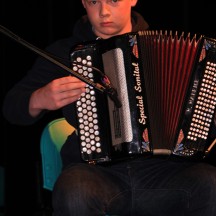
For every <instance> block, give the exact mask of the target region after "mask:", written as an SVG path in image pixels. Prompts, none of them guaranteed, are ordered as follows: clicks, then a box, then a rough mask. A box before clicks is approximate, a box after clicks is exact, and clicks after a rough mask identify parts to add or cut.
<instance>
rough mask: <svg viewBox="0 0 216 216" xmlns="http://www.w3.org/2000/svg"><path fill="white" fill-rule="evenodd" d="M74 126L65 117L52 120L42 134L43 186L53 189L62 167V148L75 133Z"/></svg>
mask: <svg viewBox="0 0 216 216" xmlns="http://www.w3.org/2000/svg"><path fill="white" fill-rule="evenodd" d="M74 130H75V129H74V127H72V126H71V125H70V124H69V123H68V122H67V121H66V120H65V118H59V119H55V120H53V121H51V122H50V123H49V124H47V126H46V127H45V128H44V130H43V132H42V135H41V143H40V149H41V157H42V170H43V187H44V188H45V189H48V190H52V189H53V186H54V184H55V181H56V179H57V178H58V176H59V174H60V172H61V169H62V161H61V156H60V150H61V147H62V145H63V144H64V142H65V140H66V139H67V137H68V135H70V134H71V133H73V131H74Z"/></svg>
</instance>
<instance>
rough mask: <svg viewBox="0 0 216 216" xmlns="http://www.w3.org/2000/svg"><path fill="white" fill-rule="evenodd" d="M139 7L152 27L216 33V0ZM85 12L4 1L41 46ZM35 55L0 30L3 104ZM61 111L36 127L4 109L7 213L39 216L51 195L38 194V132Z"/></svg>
mask: <svg viewBox="0 0 216 216" xmlns="http://www.w3.org/2000/svg"><path fill="white" fill-rule="evenodd" d="M188 2H189V3H188ZM136 9H137V11H139V12H140V13H141V14H142V15H143V16H144V17H145V19H146V20H147V22H148V23H149V24H150V28H151V29H163V30H170V29H171V30H178V31H185V32H191V33H198V34H199V33H201V34H205V35H207V36H211V37H215V36H216V22H215V6H213V1H210V0H206V1H205V2H204V3H202V4H193V3H192V2H191V1H186V0H185V1H178V2H175V1H154V0H151V1H146V0H145V1H144V0H139V2H138V4H137V7H136ZM84 13H85V11H84V9H83V8H82V5H81V1H80V0H70V1H69V0H63V1H55V0H53V1H52V0H37V1H29V0H22V1H15V0H0V24H1V25H3V26H5V27H7V28H9V29H10V30H11V31H13V32H14V33H16V34H17V35H19V36H20V37H21V38H23V39H25V40H27V41H28V42H30V43H32V44H34V45H35V46H37V47H39V48H41V49H44V48H45V46H47V45H48V44H49V43H51V42H53V41H54V40H56V39H58V38H61V37H67V36H68V35H69V34H70V33H71V31H72V28H73V25H74V22H75V21H76V19H78V18H79V17H80V15H82V14H84ZM36 57H37V56H36V54H34V53H33V52H32V51H30V50H28V49H27V48H25V47H23V46H22V45H20V44H18V43H16V42H14V41H12V40H11V39H9V38H7V37H5V36H4V35H2V34H1V33H0V71H1V76H2V77H1V103H2V101H3V98H4V95H5V93H6V92H7V91H8V90H9V89H10V88H11V87H12V86H13V85H14V84H15V83H16V82H17V81H18V80H20V79H21V78H22V77H23V76H24V75H25V74H26V71H27V70H28V69H29V68H30V67H31V65H32V63H33V62H34V60H35V58H36ZM1 105H2V104H1ZM60 115H61V114H60V113H58V112H57V113H56V114H54V113H53V114H50V115H49V116H47V117H45V118H44V119H43V120H41V121H39V122H38V123H36V124H35V125H32V126H15V125H10V124H9V123H8V122H7V121H6V120H5V119H4V118H3V116H2V113H1V114H0V118H1V130H2V132H1V134H2V139H1V142H0V165H2V166H3V167H5V174H6V181H5V182H6V186H5V192H6V195H5V210H6V213H7V215H8V216H11V215H18V214H20V215H23V216H24V215H28V216H30V215H36V214H35V213H34V212H38V211H39V210H40V208H41V207H42V206H41V202H43V200H42V197H43V198H44V197H45V201H46V197H47V195H46V194H45V195H44V194H41V193H40V186H41V175H40V172H41V170H40V149H39V147H40V146H39V142H40V135H41V132H42V129H43V127H44V126H45V125H46V124H47V123H48V121H49V120H51V119H54V118H56V117H58V116H60ZM210 162H213V163H214V162H215V160H214V159H211V161H210ZM0 193H1V192H0ZM43 193H44V192H43ZM41 195H43V196H41ZM48 196H49V195H48ZM48 198H49V197H48Z"/></svg>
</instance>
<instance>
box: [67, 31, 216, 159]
mask: <svg viewBox="0 0 216 216" xmlns="http://www.w3.org/2000/svg"><path fill="white" fill-rule="evenodd" d="M70 59H71V67H72V69H73V71H75V72H77V73H79V74H80V75H82V76H83V77H85V78H87V79H89V80H91V81H93V82H95V83H102V84H103V83H104V81H106V82H107V81H108V82H109V83H110V85H111V86H112V87H113V88H114V89H115V90H116V92H117V96H118V98H119V100H120V102H121V106H116V104H115V103H114V102H113V101H112V100H111V99H110V98H109V97H108V96H107V95H106V94H104V93H101V92H99V91H97V90H96V89H95V88H93V87H92V86H90V85H87V87H86V92H85V93H84V94H82V96H81V98H80V99H79V100H78V101H77V102H76V110H77V123H78V128H77V133H78V135H79V142H80V149H81V155H82V158H83V160H84V161H86V162H88V163H102V162H109V161H116V160H121V159H124V158H131V157H136V156H141V155H145V154H151V155H164V154H165V155H176V156H183V157H187V158H197V157H205V155H206V154H207V153H208V151H209V144H208V143H209V134H210V131H211V128H212V127H213V124H214V115H215V110H216V40H215V39H213V38H208V37H206V36H203V35H201V36H197V35H191V34H190V33H187V34H186V33H184V32H182V33H179V32H175V33H173V32H172V31H170V32H168V31H139V32H133V33H127V34H124V35H119V36H115V37H112V38H109V39H106V40H96V41H88V42H83V43H81V44H78V45H76V46H75V47H73V49H72V51H71V53H70Z"/></svg>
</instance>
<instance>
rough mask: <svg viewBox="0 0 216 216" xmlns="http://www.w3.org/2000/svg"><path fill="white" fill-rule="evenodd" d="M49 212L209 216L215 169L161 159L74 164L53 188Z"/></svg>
mask: <svg viewBox="0 0 216 216" xmlns="http://www.w3.org/2000/svg"><path fill="white" fill-rule="evenodd" d="M53 211H54V212H53V216H173V215H175V216H183V215H184V216H187V215H188V216H205V215H206V216H215V215H216V167H214V166H211V165H209V164H207V163H198V162H188V161H183V160H181V159H179V160H177V159H163V158H139V159H134V160H131V161H127V162H121V163H119V164H115V165H111V166H99V165H88V164H75V165H72V166H70V167H68V168H67V169H65V170H64V171H63V172H62V174H61V175H60V177H59V179H58V180H57V182H56V184H55V187H54V191H53Z"/></svg>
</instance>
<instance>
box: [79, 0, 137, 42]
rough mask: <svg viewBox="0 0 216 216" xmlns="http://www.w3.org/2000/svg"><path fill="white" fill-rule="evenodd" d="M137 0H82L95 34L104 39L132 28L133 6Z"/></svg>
mask: <svg viewBox="0 0 216 216" xmlns="http://www.w3.org/2000/svg"><path fill="white" fill-rule="evenodd" d="M136 3H137V0H82V4H83V6H84V8H85V9H86V12H87V15H88V17H89V20H90V22H91V24H92V28H93V31H94V32H95V34H96V35H97V36H99V37H101V38H103V39H106V38H109V37H112V36H115V35H119V34H124V33H127V32H130V31H131V30H132V26H131V7H133V6H135V5H136Z"/></svg>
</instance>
